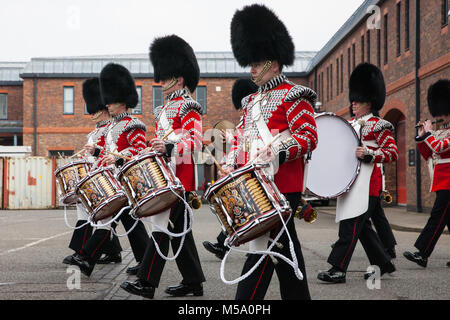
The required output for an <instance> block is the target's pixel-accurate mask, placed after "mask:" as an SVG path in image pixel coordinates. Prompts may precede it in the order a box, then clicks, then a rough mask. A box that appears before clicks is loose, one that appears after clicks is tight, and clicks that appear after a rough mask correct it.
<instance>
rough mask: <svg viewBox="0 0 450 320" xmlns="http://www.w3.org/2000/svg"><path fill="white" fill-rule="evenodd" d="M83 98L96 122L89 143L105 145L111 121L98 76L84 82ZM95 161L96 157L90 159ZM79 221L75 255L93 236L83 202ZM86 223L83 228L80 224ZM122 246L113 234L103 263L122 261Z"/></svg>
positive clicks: (73, 242) (68, 261)
mask: <svg viewBox="0 0 450 320" xmlns="http://www.w3.org/2000/svg"><path fill="white" fill-rule="evenodd" d="M83 98H84V101H85V102H86V109H87V112H88V113H89V114H90V115H91V119H92V121H94V122H95V123H96V126H95V129H94V130H93V131H92V132H90V133H89V134H88V135H87V144H94V143H97V145H99V146H100V147H104V145H105V137H104V135H103V134H104V131H105V129H106V127H107V126H108V124H109V122H110V117H109V113H108V109H106V107H105V105H104V104H103V103H102V101H101V97H100V88H99V82H98V78H92V79H88V80H86V81H84V82H83ZM90 158H91V157H90ZM88 160H91V161H90V162H91V163H93V162H94V161H95V159H88ZM76 207H77V217H78V221H77V223H76V225H75V228H76V229H75V230H74V232H73V235H72V239H71V240H70V243H69V248H71V249H72V250H74V251H75V253H74V255H78V254H81V253H82V248H83V246H84V245H85V243H86V242H87V240H88V239H89V238H90V237H91V235H92V231H93V228H92V226H91V225H90V224H89V223H87V220H88V217H89V216H88V214H87V212H86V210H85V209H84V207H83V205H82V204H81V203H77V204H76ZM82 225H84V226H83V227H81V228H78V227H80V226H82ZM121 251H122V247H121V246H120V242H119V239H118V238H117V236H115V235H114V236H113V238H112V240H111V241H108V245H107V250H105V253H106V256H105V257H104V258H101V263H110V262H121V261H122V258H121V256H120V252H121ZM63 263H66V264H72V263H73V255H69V256H67V257H66V258H65V259H64V260H63Z"/></svg>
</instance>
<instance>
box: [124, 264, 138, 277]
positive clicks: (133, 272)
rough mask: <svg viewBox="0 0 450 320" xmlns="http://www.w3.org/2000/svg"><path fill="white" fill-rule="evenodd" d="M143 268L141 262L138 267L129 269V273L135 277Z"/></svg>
mask: <svg viewBox="0 0 450 320" xmlns="http://www.w3.org/2000/svg"><path fill="white" fill-rule="evenodd" d="M140 267H141V263H140V262H139V263H138V264H137V265H135V266H134V267H129V268H127V271H126V272H127V273H128V274H131V275H133V276H135V275H137V273H138V271H139V268H140Z"/></svg>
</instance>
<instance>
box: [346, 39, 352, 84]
mask: <svg viewBox="0 0 450 320" xmlns="http://www.w3.org/2000/svg"><path fill="white" fill-rule="evenodd" d="M347 53H348V68H347V76H348V78H349V79H350V73H351V72H352V54H351V49H350V47H349V48H348V49H347Z"/></svg>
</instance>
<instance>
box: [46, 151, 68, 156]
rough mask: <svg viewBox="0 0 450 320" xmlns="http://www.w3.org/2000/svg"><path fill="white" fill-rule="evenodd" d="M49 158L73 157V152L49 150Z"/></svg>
mask: <svg viewBox="0 0 450 320" xmlns="http://www.w3.org/2000/svg"><path fill="white" fill-rule="evenodd" d="M48 155H49V156H50V157H60V156H61V157H69V156H73V150H49V152H48Z"/></svg>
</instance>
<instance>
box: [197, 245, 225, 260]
mask: <svg viewBox="0 0 450 320" xmlns="http://www.w3.org/2000/svg"><path fill="white" fill-rule="evenodd" d="M203 246H204V247H205V249H206V250H208V251H209V252H211V253H213V254H214V255H215V256H216V257H217V258H219V259H220V260H222V259H223V257H224V256H225V253H226V252H227V250H226V249H225V247H224V246H221V245H220V244H219V243H211V242H209V241H203Z"/></svg>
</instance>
